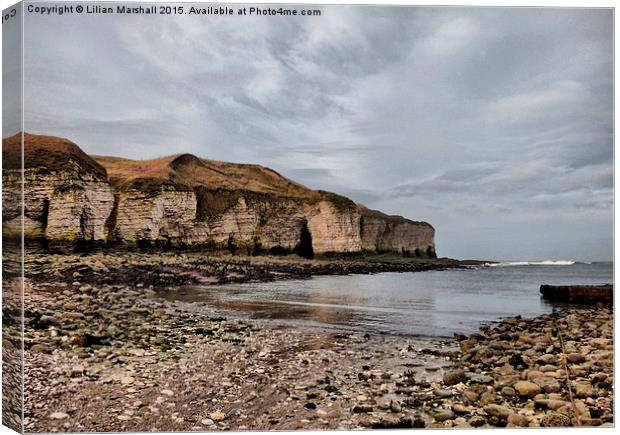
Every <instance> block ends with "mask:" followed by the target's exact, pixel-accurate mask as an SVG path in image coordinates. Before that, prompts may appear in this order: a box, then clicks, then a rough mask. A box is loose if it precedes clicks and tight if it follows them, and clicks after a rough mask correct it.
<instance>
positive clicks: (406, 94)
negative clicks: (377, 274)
mask: <svg viewBox="0 0 620 435" xmlns="http://www.w3.org/2000/svg"><path fill="white" fill-rule="evenodd" d="M59 4H60V3H59ZM186 6H189V5H186ZM237 7H239V6H237ZM296 8H297V9H300V8H301V7H300V6H297V7H296ZM320 10H321V12H322V13H321V16H320V17H265V16H263V17H248V16H236V15H235V16H232V17H228V16H195V15H194V16H190V15H181V16H167V15H157V16H120V15H116V14H114V15H110V16H102V15H87V14H80V15H78V14H74V15H63V16H53V15H51V16H40V15H26V18H25V24H24V26H25V31H24V35H25V41H24V66H25V69H24V113H25V129H26V131H28V132H31V133H39V134H52V135H58V136H63V137H67V138H69V139H71V140H72V141H74V142H75V143H77V144H78V145H79V146H80V147H81V148H82V149H84V150H85V151H86V152H87V153H90V154H103V155H118V156H123V157H129V158H135V159H146V158H155V157H159V156H163V155H168V154H175V153H182V152H190V153H193V154H195V155H197V156H200V157H204V158H209V159H217V160H225V161H233V162H248V163H258V164H262V165H265V166H268V167H270V168H273V169H275V170H277V171H278V172H280V173H281V174H283V175H284V176H287V177H289V178H291V179H294V180H296V181H299V182H301V183H302V184H304V185H306V186H308V187H311V188H320V189H326V190H331V191H335V192H338V193H340V194H344V195H346V196H348V197H350V198H352V199H353V200H355V201H357V202H361V203H363V204H365V205H367V206H369V207H371V208H376V209H379V210H382V211H384V212H387V213H390V214H399V215H403V216H405V217H408V218H410V219H413V220H425V221H427V222H430V223H431V224H432V225H433V226H434V227H435V229H436V244H437V252H438V254H439V255H440V256H450V257H455V258H481V259H499V260H545V259H555V260H561V259H563V260H566V259H573V260H585V261H592V260H611V258H612V255H613V14H612V11H611V10H610V9H557V8H471V7H409V8H407V7H387V6H376V7H373V6H357V7H356V6H322V7H320ZM5 39H6V36H5ZM6 74H10V73H6V72H5V76H6ZM7 98H10V97H7ZM5 107H6V105H5ZM10 116H11V115H10V114H8V115H5V117H4V119H3V124H4V126H5V128H4V130H5V133H3V134H5V135H6V132H7V131H8V130H11V128H12V127H10V126H11V125H12V123H11V119H9V117H10ZM13 121H14V120H13ZM13 124H14V123H13ZM16 128H17V130H19V128H18V127H16ZM17 130H15V131H17Z"/></svg>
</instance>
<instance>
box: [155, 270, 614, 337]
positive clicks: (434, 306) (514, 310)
mask: <svg viewBox="0 0 620 435" xmlns="http://www.w3.org/2000/svg"><path fill="white" fill-rule="evenodd" d="M612 282H613V263H612V262H592V263H581V262H574V261H540V262H504V263H493V264H486V265H484V266H475V267H471V268H468V269H454V270H442V271H426V272H405V273H395V272H394V273H392V272H387V273H378V274H373V275H344V276H316V277H312V278H310V279H305V280H284V281H276V282H265V283H244V284H228V285H221V286H191V287H184V288H183V289H181V290H176V291H174V292H170V293H167V294H166V295H165V297H166V298H167V299H174V300H176V301H178V302H179V304H180V305H181V306H185V307H186V308H188V309H189V307H190V304H189V303H191V302H203V303H204V304H200V305H201V306H203V308H201V309H204V310H207V311H209V312H210V314H213V313H217V314H218V315H225V316H229V317H234V318H246V319H261V320H264V321H269V322H275V323H283V324H291V325H301V326H307V327H311V328H321V329H329V330H334V331H355V332H363V333H372V334H393V335H405V336H418V337H451V336H452V335H453V334H454V332H461V333H471V332H474V331H476V330H477V329H478V328H479V327H480V325H481V324H482V323H492V322H496V321H498V320H500V319H501V318H503V317H508V316H516V315H521V316H523V317H533V316H536V315H539V314H542V313H547V312H551V311H552V310H553V309H554V308H560V307H562V306H563V305H561V304H556V303H551V302H548V301H546V300H544V299H542V298H541V296H540V292H539V288H540V285H541V284H556V285H558V284H607V283H612Z"/></svg>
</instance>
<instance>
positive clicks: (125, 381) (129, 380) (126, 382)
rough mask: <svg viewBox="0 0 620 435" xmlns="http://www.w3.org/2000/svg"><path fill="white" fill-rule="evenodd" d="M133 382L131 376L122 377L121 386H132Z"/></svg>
mask: <svg viewBox="0 0 620 435" xmlns="http://www.w3.org/2000/svg"><path fill="white" fill-rule="evenodd" d="M134 381H135V379H134V377H133V376H123V377H122V378H121V384H123V385H130V384H133V382H134Z"/></svg>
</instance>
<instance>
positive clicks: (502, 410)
mask: <svg viewBox="0 0 620 435" xmlns="http://www.w3.org/2000/svg"><path fill="white" fill-rule="evenodd" d="M484 412H486V413H487V414H489V415H492V416H494V417H497V418H499V419H502V420H506V419H508V416H509V415H510V414H512V411H511V410H510V408H508V407H506V406H502V405H496V404H491V405H487V406H485V407H484Z"/></svg>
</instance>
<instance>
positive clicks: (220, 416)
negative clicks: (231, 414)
mask: <svg viewBox="0 0 620 435" xmlns="http://www.w3.org/2000/svg"><path fill="white" fill-rule="evenodd" d="M209 418H210V419H211V420H213V421H222V420H224V419H225V418H226V414H224V413H223V412H222V411H215V412H212V413H211V414H209Z"/></svg>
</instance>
